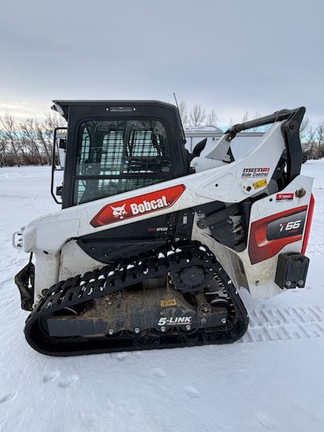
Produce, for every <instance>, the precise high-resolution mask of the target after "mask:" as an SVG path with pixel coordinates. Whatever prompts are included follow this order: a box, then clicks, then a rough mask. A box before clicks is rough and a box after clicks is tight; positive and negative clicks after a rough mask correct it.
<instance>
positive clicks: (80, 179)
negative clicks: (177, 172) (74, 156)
mask: <svg viewBox="0 0 324 432" xmlns="http://www.w3.org/2000/svg"><path fill="white" fill-rule="evenodd" d="M170 176H171V155H170V147H169V142H168V137H167V133H166V129H165V127H164V125H163V124H162V123H161V122H160V121H158V120H145V121H140V120H129V121H124V120H123V121H117V120H114V121H86V122H84V123H82V124H81V126H80V133H79V145H78V161H77V166H76V173H75V190H74V202H75V204H81V203H84V202H88V201H92V200H95V199H100V198H103V197H106V196H111V195H116V194H119V193H123V192H126V191H129V190H133V189H138V188H141V187H144V186H148V185H151V184H154V183H159V182H161V181H165V180H166V179H168V178H170Z"/></svg>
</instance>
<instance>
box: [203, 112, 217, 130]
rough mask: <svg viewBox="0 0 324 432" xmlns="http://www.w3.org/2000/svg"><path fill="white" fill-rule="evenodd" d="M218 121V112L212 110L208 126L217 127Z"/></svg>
mask: <svg viewBox="0 0 324 432" xmlns="http://www.w3.org/2000/svg"><path fill="white" fill-rule="evenodd" d="M217 120H218V116H217V114H216V111H215V110H211V111H210V112H209V113H208V116H207V121H206V126H217Z"/></svg>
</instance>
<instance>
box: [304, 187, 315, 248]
mask: <svg viewBox="0 0 324 432" xmlns="http://www.w3.org/2000/svg"><path fill="white" fill-rule="evenodd" d="M314 207H315V198H314V195H313V194H311V198H310V202H309V209H308V215H307V220H306V228H305V234H304V240H303V246H302V253H303V254H305V253H306V249H307V245H308V240H309V235H310V229H311V226H312V220H313V213H314Z"/></svg>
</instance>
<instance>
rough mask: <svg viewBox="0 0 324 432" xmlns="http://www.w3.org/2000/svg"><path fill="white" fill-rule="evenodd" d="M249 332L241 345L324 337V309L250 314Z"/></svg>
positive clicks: (285, 310) (291, 308)
mask: <svg viewBox="0 0 324 432" xmlns="http://www.w3.org/2000/svg"><path fill="white" fill-rule="evenodd" d="M249 317H250V325H249V328H248V331H247V332H246V334H245V335H244V336H243V338H242V339H241V340H240V341H239V343H254V342H267V341H274V340H291V339H314V338H318V337H322V336H324V307H322V306H305V307H288V308H282V309H279V308H276V309H270V308H267V307H264V308H258V309H255V310H253V311H251V312H250V314H249Z"/></svg>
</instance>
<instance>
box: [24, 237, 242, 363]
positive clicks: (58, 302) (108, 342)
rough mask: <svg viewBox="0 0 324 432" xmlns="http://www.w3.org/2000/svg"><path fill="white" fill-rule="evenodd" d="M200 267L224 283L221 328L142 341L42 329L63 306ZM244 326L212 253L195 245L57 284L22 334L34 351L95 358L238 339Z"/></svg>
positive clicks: (237, 302) (136, 337)
mask: <svg viewBox="0 0 324 432" xmlns="http://www.w3.org/2000/svg"><path fill="white" fill-rule="evenodd" d="M196 265H197V266H204V267H206V268H208V270H209V271H213V272H214V277H215V278H219V279H221V281H222V283H223V284H224V287H225V290H226V294H227V296H228V301H229V303H230V305H231V307H232V309H233V310H234V314H233V316H232V317H231V322H230V323H227V324H226V325H225V326H223V327H222V328H221V329H220V328H219V327H218V328H208V329H206V328H204V329H200V328H198V329H197V330H196V331H195V333H194V334H187V335H186V334H185V333H182V334H178V335H176V336H175V335H174V334H172V335H170V334H168V335H164V334H162V333H161V334H159V335H157V334H156V332H155V333H154V332H152V334H150V333H149V334H146V335H145V337H141V336H140V335H135V334H132V335H130V334H129V333H127V335H124V336H121V337H119V338H115V337H109V336H107V337H105V338H103V337H98V338H93V337H92V338H82V337H73V338H72V337H67V338H54V337H51V336H49V335H48V333H47V332H46V329H45V327H44V323H45V322H46V320H47V319H48V318H49V317H50V316H51V315H53V314H58V313H60V312H61V311H62V310H64V309H66V308H71V307H75V306H78V305H82V304H84V303H86V302H88V301H91V300H95V299H97V298H100V297H103V296H106V295H108V294H111V293H115V292H117V291H120V290H122V289H125V288H128V287H131V286H133V285H134V284H138V283H140V282H143V281H144V280H146V279H151V278H156V277H161V276H165V275H166V274H167V273H170V272H172V271H176V270H179V269H180V268H184V267H186V266H196ZM247 327H248V316H247V312H246V310H245V307H244V304H243V302H242V300H241V298H240V296H239V295H238V293H237V291H236V289H235V287H234V285H233V283H232V282H231V281H230V279H229V278H228V276H227V274H226V272H225V271H224V270H223V268H222V267H221V265H220V264H219V262H218V261H217V260H216V258H215V256H214V255H213V253H212V252H211V251H210V250H209V249H208V248H207V247H206V246H204V245H202V244H201V243H199V242H190V243H187V244H185V245H180V246H177V247H173V248H171V247H170V246H169V247H168V248H165V249H164V250H163V249H159V250H156V251H151V254H150V256H139V257H134V258H132V259H130V260H128V262H125V263H120V264H119V265H118V267H117V268H112V267H111V266H105V267H103V268H101V269H100V270H95V271H92V272H88V273H85V274H84V275H77V276H75V277H73V278H69V279H67V280H66V281H60V282H58V283H57V284H56V285H54V286H52V287H51V288H50V289H48V290H47V291H46V293H45V294H44V297H43V298H42V299H41V300H40V301H39V303H38V304H37V305H36V307H35V309H34V310H33V311H32V313H31V314H30V315H29V317H28V318H27V320H26V326H25V336H26V339H27V341H28V343H29V344H30V345H31V346H32V347H33V348H34V349H35V350H37V351H39V352H41V353H43V354H47V355H54V356H69V355H81V354H95V353H102V352H115V351H128V350H138V349H140V350H142V349H156V348H171V347H183V346H193V345H205V344H220V343H231V342H234V341H236V340H238V339H240V338H241V337H242V336H243V335H244V333H245V332H246V330H247Z"/></svg>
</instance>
